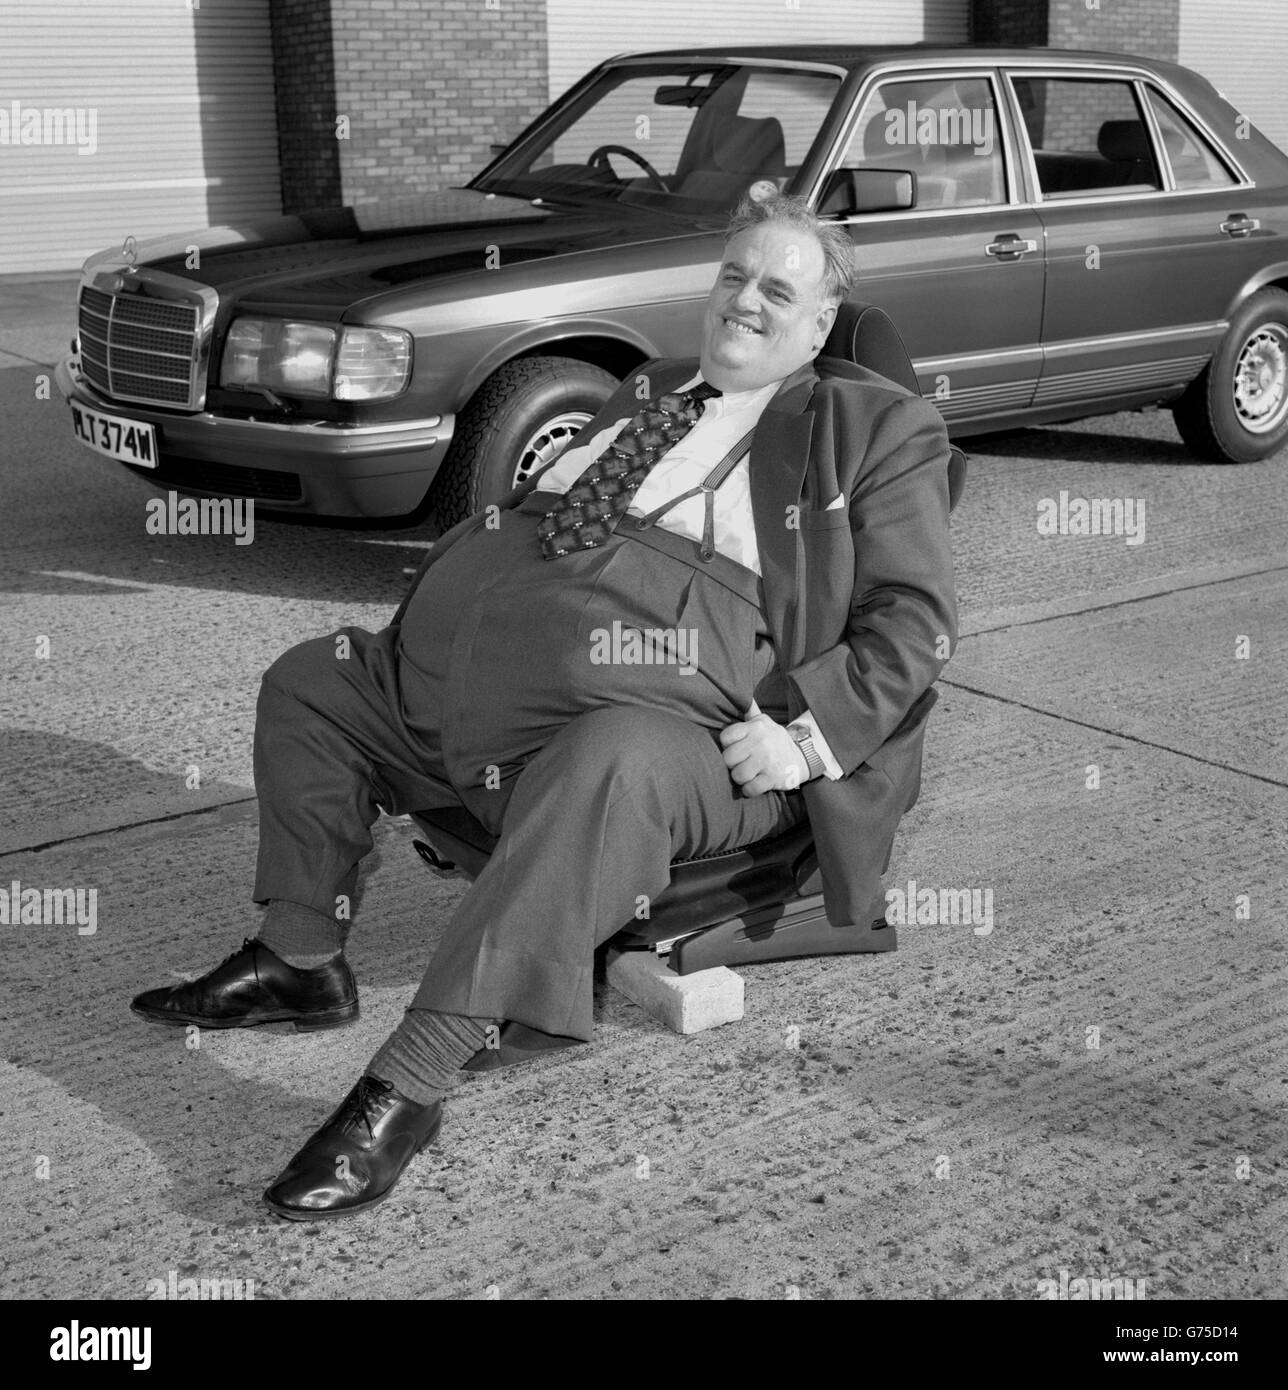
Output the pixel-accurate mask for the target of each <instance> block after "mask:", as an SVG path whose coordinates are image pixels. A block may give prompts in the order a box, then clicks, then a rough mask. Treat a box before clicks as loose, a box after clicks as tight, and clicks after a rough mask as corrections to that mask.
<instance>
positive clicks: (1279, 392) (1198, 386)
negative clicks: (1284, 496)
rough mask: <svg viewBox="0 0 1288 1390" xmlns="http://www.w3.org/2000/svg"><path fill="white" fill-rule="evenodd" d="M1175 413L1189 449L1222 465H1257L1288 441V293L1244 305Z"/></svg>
mask: <svg viewBox="0 0 1288 1390" xmlns="http://www.w3.org/2000/svg"><path fill="white" fill-rule="evenodd" d="M1172 414H1173V416H1174V417H1175V419H1176V428H1177V429H1178V430H1179V431H1180V432H1181V438H1182V439H1184V441H1185V443H1186V444H1187V445H1188V446H1189V448H1190V451H1191V452H1192V453H1194V454H1197V455H1198V456H1199V458H1204V459H1211V460H1212V461H1213V462H1215V463H1253V462H1255V461H1256V460H1257V459H1263V458H1269V456H1270V455H1271V454H1273V453H1275V452H1276V451H1277V450H1279V449H1280V448H1282V447H1283V445H1284V444H1285V443H1288V294H1285V293H1284V291H1283V290H1259V291H1258V292H1257V293H1256V294H1254V295H1252V296H1251V297H1250V298H1249V299H1248V300H1247V301H1246V302H1245V303H1244V304H1243V305H1242V306H1241V307H1240V308H1239V310H1238V312H1237V313H1236V314H1235V315H1234V317H1233V318H1232V319H1231V320H1230V327H1229V330H1228V332H1227V333H1226V335H1225V337H1224V339H1222V342H1221V346H1220V347H1219V348H1218V349H1217V352H1216V355H1215V356H1214V357H1213V358H1212V360H1211V362H1209V363H1208V365H1207V366H1206V367H1205V368H1204V369H1203V372H1202V374H1201V375H1200V376H1199V377H1197V378H1196V379H1195V380H1194V381H1193V382H1191V383H1190V386H1189V389H1188V390H1187V391H1186V392H1185V394H1184V395H1183V396H1182V397H1181V398H1180V400H1178V401H1177V402H1176V404H1175V405H1174V406H1173V407H1172Z"/></svg>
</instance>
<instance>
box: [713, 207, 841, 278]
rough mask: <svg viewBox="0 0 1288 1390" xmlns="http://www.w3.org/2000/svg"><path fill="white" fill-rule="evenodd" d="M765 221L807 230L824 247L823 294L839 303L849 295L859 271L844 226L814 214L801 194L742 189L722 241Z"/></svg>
mask: <svg viewBox="0 0 1288 1390" xmlns="http://www.w3.org/2000/svg"><path fill="white" fill-rule="evenodd" d="M765 222H776V223H779V224H780V225H782V226H785V227H795V228H796V229H797V230H798V231H802V232H808V233H809V235H810V236H812V237H813V238H814V239H815V241H817V242H818V244H819V246H820V247H821V248H822V250H823V288H822V291H821V293H822V296H823V298H824V299H831V300H835V301H836V302H837V303H838V304H839V303H842V302H843V301H844V300H845V299H847V298H848V297H849V294H850V291H851V290H852V289H853V288H854V282H855V280H857V279H858V274H859V271H858V267H857V266H856V265H855V263H854V243H853V242H852V241H851V240H850V234H849V233H848V232H847V231H846V230H845V228H844V227H842V226H839V225H838V224H837V223H835V222H824V221H822V220H821V219H819V218H817V217H815V216H814V212H813V209H812V208H811V207H810V205H809V203H808V202H806V200H805V199H804V198H801V197H797V196H795V195H792V194H787V193H777V192H775V193H771V194H769V195H767V196H766V197H763V198H753V197H752V196H751V195H750V194H749V193H745V194H743V197H742V201H741V202H740V203H739V204H738V206H737V207H736V208H734V210H733V216H732V217H730V219H729V225H728V227H727V228H726V229H725V238H724V239H725V245H726V246H727V245H728V244H729V242H730V241H731V240H732V239H733V238H734V237H736V236H737V235H738V233H739V232H745V231H746V230H747V228H748V227H759V226H760V225H761V224H762V223H765Z"/></svg>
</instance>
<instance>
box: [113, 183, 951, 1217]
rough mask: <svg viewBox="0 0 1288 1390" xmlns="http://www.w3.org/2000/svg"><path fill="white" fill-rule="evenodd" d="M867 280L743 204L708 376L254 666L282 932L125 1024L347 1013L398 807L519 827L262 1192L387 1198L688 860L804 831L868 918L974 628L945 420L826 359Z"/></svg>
mask: <svg viewBox="0 0 1288 1390" xmlns="http://www.w3.org/2000/svg"><path fill="white" fill-rule="evenodd" d="M853 278H854V268H853V264H852V254H851V247H850V243H849V240H848V237H847V236H846V233H845V232H844V230H843V229H841V228H838V227H836V226H834V225H831V224H827V223H821V222H818V221H817V220H816V219H815V218H814V217H813V214H812V213H811V212H810V210H809V209H808V207H807V206H806V205H805V204H804V202H803V200H799V199H793V198H786V197H783V196H781V195H772V196H770V197H768V198H763V199H760V200H759V201H751V200H744V202H743V204H741V205H740V207H739V209H738V211H737V212H736V213H735V215H734V218H733V221H732V222H731V224H730V228H729V233H728V237H727V241H726V250H725V256H724V260H723V263H722V265H721V268H720V271H719V274H718V276H717V280H716V283H715V285H714V286H713V288H712V290H711V293H710V295H709V297H708V301H707V306H706V312H705V316H704V322H703V338H702V351H701V356H700V358H699V360H698V361H697V362H693V361H687V362H686V361H657V362H652V363H647V364H645V365H644V366H643V367H642V368H641V369H640V370H639V371H638V372H637V373H635V374H634V375H632V376H631V377H630V378H628V379H627V380H626V381H625V382H624V383H623V384H622V386H621V388H620V389H619V390H618V391H617V393H616V394H615V395H614V396H613V397H612V398H611V399H610V400H609V402H608V403H607V405H606V406H605V407H604V409H603V410H602V411H601V412H600V413H599V415H598V416H596V418H595V419H594V420H592V421H591V422H590V423H589V424H588V425H587V426H586V427H585V429H584V431H583V433H582V434H581V436H579V438H578V440H577V441H576V442H575V444H574V445H573V446H572V447H570V448H569V449H568V450H566V451H565V453H564V454H562V455H561V456H560V457H559V458H557V459H556V460H554V461H553V463H551V464H550V465H548V467H547V468H546V469H545V470H544V471H543V472H542V473H541V474H539V475H537V476H536V477H535V478H534V479H532V480H530V481H529V482H528V483H527V484H526V485H525V486H523V487H521V488H518V489H516V490H515V491H514V492H513V493H511V494H510V496H508V497H507V498H506V499H504V501H503V502H502V503H501V504H500V505H499V506H498V507H494V508H489V509H486V510H485V511H484V512H483V513H480V514H478V515H476V516H474V517H471V518H468V519H467V520H466V521H464V522H462V523H461V524H460V525H458V526H456V527H455V528H453V529H452V530H451V531H449V532H448V533H447V534H446V535H445V536H443V537H442V538H441V539H440V540H439V541H438V543H437V544H436V545H435V546H434V547H433V548H432V550H431V552H430V554H429V556H428V558H427V560H426V563H425V565H424V566H423V567H422V569H421V572H420V574H418V576H417V577H416V580H415V581H414V583H413V585H412V589H411V592H410V593H409V595H408V597H407V599H405V600H404V602H403V604H402V606H401V607H400V609H399V610H398V612H397V614H396V615H395V617H394V620H393V622H392V623H391V625H390V626H389V627H388V628H386V629H384V631H382V632H380V633H375V634H372V633H367V632H364V631H363V630H361V629H357V628H346V629H342V630H341V632H340V633H338V634H335V635H334V636H333V637H330V638H321V639H315V640H314V641H311V642H305V643H303V644H301V645H300V646H298V647H295V648H293V649H292V650H291V651H290V652H287V653H286V654H285V656H283V657H282V658H280V659H279V660H278V661H277V662H275V663H274V665H273V666H272V667H271V668H270V669H269V671H268V672H267V673H266V675H265V678H264V684H263V689H262V691H261V697H260V706H259V714H258V718H257V723H256V747H255V766H256V785H257V789H258V792H259V798H260V858H259V870H258V875H257V880H256V887H255V894H254V896H255V900H256V901H257V902H264V903H267V911H266V913H265V917H264V922H263V925H262V927H261V931H260V933H259V936H258V938H257V939H255V940H249V939H248V940H247V941H246V943H245V944H244V945H243V947H242V949H241V950H240V951H238V952H236V953H234V954H233V955H232V956H231V957H230V958H229V959H228V960H227V961H225V962H224V963H223V964H222V965H221V966H219V967H217V968H216V969H215V970H212V971H210V972H208V973H207V974H206V975H204V976H202V977H200V978H199V979H197V980H194V981H192V982H190V983H188V984H185V985H181V986H176V987H172V988H169V989H159V990H151V991H148V992H147V993H145V994H143V995H140V996H139V997H138V998H136V999H135V1001H134V1004H133V1007H134V1009H135V1011H136V1012H138V1013H140V1014H141V1015H142V1016H144V1017H146V1018H149V1019H152V1020H154V1021H159V1022H165V1023H171V1024H189V1023H196V1024H198V1025H204V1026H212V1027H246V1026H254V1025H256V1024H261V1023H269V1022H279V1021H285V1020H289V1021H292V1022H293V1023H294V1024H295V1026H296V1027H297V1028H327V1027H334V1026H338V1025H340V1024H343V1023H346V1022H350V1021H352V1020H353V1019H354V1018H355V1017H356V1016H357V1011H358V1002H357V990H356V986H355V984H354V981H353V976H352V974H351V972H350V971H349V968H348V966H347V964H346V963H345V961H344V957H343V944H344V935H345V929H346V926H347V919H348V916H349V910H350V906H351V901H352V895H353V889H354V886H355V884H356V877H357V871H358V864H359V861H360V860H361V858H362V857H363V855H364V854H365V853H366V851H367V850H369V849H370V847H371V836H370V828H371V825H372V824H373V823H374V821H375V819H376V817H377V815H378V814H379V812H380V810H381V809H384V810H385V811H386V812H388V813H390V814H401V813H405V812H409V811H413V810H422V809H429V808H431V807H436V806H465V807H466V808H467V809H468V810H470V811H471V812H472V813H473V814H474V815H475V816H476V817H477V818H478V819H479V820H480V821H481V822H482V823H483V824H484V825H485V826H486V827H487V828H488V830H489V831H491V832H492V833H493V834H495V835H497V836H498V844H497V848H496V850H495V852H494V853H493V855H492V858H491V860H490V861H489V863H488V865H487V867H486V868H485V870H484V871H483V872H482V873H481V874H480V876H479V877H478V879H477V880H476V882H475V883H474V884H473V885H472V886H471V887H470V889H469V890H468V891H467V893H466V894H465V896H464V898H463V899H462V901H461V903H460V905H459V907H458V909H457V911H456V913H455V914H454V916H453V918H452V921H451V922H450V923H449V925H448V927H447V929H446V931H445V933H444V936H443V939H442V941H441V943H440V945H439V947H438V950H437V952H436V954H435V955H434V957H433V960H432V961H431V962H430V966H429V969H428V970H427V972H426V975H425V978H424V981H423V982H422V984H421V987H420V989H419V991H418V993H417V995H416V997H415V999H414V1000H413V1002H412V1006H411V1007H410V1008H409V1009H408V1010H407V1013H406V1015H405V1016H404V1019H403V1021H402V1023H400V1024H399V1026H398V1028H397V1029H396V1030H395V1031H394V1033H393V1034H392V1035H391V1036H390V1038H389V1039H388V1040H387V1041H386V1042H385V1044H384V1045H383V1046H382V1047H381V1048H380V1050H379V1051H378V1052H377V1053H376V1055H375V1057H374V1058H373V1059H372V1060H371V1062H370V1063H369V1064H368V1066H367V1068H366V1070H365V1071H364V1073H363V1075H362V1076H361V1078H360V1079H359V1081H358V1083H357V1085H356V1086H355V1087H354V1088H353V1090H352V1091H350V1093H349V1095H348V1096H347V1097H346V1098H345V1100H344V1101H343V1102H342V1103H341V1105H340V1106H339V1108H338V1109H337V1110H336V1111H335V1112H334V1113H333V1114H332V1115H331V1116H330V1118H329V1119H328V1120H327V1121H326V1122H325V1123H324V1124H323V1125H322V1127H321V1128H320V1129H319V1130H318V1131H317V1132H316V1133H315V1134H314V1135H313V1136H312V1138H311V1139H309V1141H308V1142H307V1143H306V1144H305V1145H304V1147H303V1148H302V1149H301V1150H300V1152H299V1153H298V1154H297V1155H296V1156H295V1157H294V1158H293V1159H292V1160H291V1162H290V1163H289V1164H288V1165H287V1168H286V1169H285V1170H284V1172H283V1173H282V1174H281V1176H280V1177H279V1178H278V1180H277V1182H276V1183H274V1184H273V1185H272V1186H271V1187H270V1188H269V1190H268V1191H267V1193H266V1194H265V1200H266V1202H267V1203H268V1205H269V1207H270V1208H271V1209H272V1210H273V1211H275V1212H277V1213H278V1214H280V1215H282V1216H286V1217H290V1218H293V1219H316V1218H324V1217H331V1216H339V1215H344V1214H346V1213H348V1212H351V1211H357V1210H362V1209H364V1208H366V1207H369V1206H372V1205H374V1204H375V1203H376V1202H379V1201H381V1200H383V1199H384V1198H385V1197H387V1196H388V1195H389V1193H390V1192H391V1191H392V1190H393V1187H394V1185H395V1184H396V1183H397V1181H398V1178H399V1177H400V1176H401V1174H402V1172H403V1171H404V1169H405V1167H406V1165H407V1163H408V1162H409V1161H410V1160H411V1158H412V1157H414V1155H415V1154H416V1153H417V1152H419V1151H420V1149H422V1148H424V1147H425V1146H426V1145H427V1144H429V1143H431V1142H432V1141H433V1139H434V1138H435V1137H436V1135H437V1133H438V1130H439V1126H440V1124H441V1120H442V1102H443V1097H444V1096H445V1095H446V1093H447V1091H448V1090H449V1088H450V1086H451V1085H452V1084H453V1081H454V1080H455V1078H456V1076H457V1073H458V1071H459V1069H460V1068H461V1067H462V1066H463V1065H465V1064H466V1063H467V1062H468V1061H469V1060H470V1059H471V1058H472V1057H473V1056H475V1054H477V1053H478V1052H480V1051H481V1050H482V1049H484V1048H486V1047H487V1046H488V1045H489V1044H491V1043H493V1042H494V1040H495V1037H496V1035H497V1030H498V1029H499V1027H500V1026H501V1024H502V1023H504V1022H510V1023H515V1024H520V1025H524V1026H525V1027H527V1028H530V1029H535V1030H537V1031H538V1032H540V1033H545V1034H550V1035H554V1036H556V1037H562V1038H574V1039H582V1040H587V1039H589V1037H590V1035H591V983H592V959H593V952H594V949H595V947H596V946H597V945H598V944H600V943H601V942H602V941H604V940H606V939H607V938H608V937H610V936H611V935H613V934H614V933H615V932H616V931H617V930H618V929H619V928H620V927H621V926H622V925H624V924H625V923H626V922H627V921H629V920H630V919H631V917H632V916H633V915H635V913H636V912H637V911H638V910H639V908H640V905H641V903H642V904H645V905H646V904H647V903H648V901H649V900H650V899H651V898H652V897H655V896H656V895H657V894H658V893H659V892H661V891H662V890H663V889H664V888H665V887H666V884H667V882H668V880H669V870H668V866H669V864H670V862H671V860H673V859H675V858H681V857H692V856H695V855H700V854H706V853H711V852H716V851H719V850H722V849H728V848H733V847H736V846H738V845H741V844H747V843H750V842H752V841H754V840H758V839H761V838H763V837H765V836H767V835H772V834H775V833H777V832H780V831H782V830H784V829H786V828H788V827H790V826H791V825H793V824H795V823H797V822H798V821H799V820H800V819H801V818H802V817H804V816H808V818H809V821H810V825H811V828H812V831H813V835H814V840H815V844H816V848H817V853H818V859H819V865H820V868H821V870H822V879H823V892H824V901H825V904H826V908H827V915H828V920H829V922H830V923H831V924H832V926H833V927H835V928H836V929H837V930H841V931H855V932H859V931H867V930H868V929H869V926H870V923H871V922H872V920H873V918H874V917H879V916H881V915H882V910H883V902H882V896H881V874H882V872H883V870H884V867H885V862H886V858H887V856H888V853H889V848H890V843H891V840H892V838H893V835H894V830H895V826H896V825H897V823H898V820H899V817H900V816H901V815H902V814H903V812H904V811H905V810H906V809H907V807H908V806H910V805H911V804H912V802H913V800H914V799H915V797H916V793H917V787H918V780H919V774H920V764H921V745H922V737H923V733H924V726H925V719H926V714H927V712H928V710H929V707H930V705H931V704H932V703H933V701H934V698H935V697H934V692H933V691H932V690H931V686H932V683H933V681H934V680H935V678H936V676H937V675H938V673H939V671H940V669H941V668H942V666H943V664H944V661H945V659H946V656H947V653H948V651H949V650H950V649H951V645H952V642H953V641H954V640H955V636H956V631H955V621H956V618H955V601H954V596H953V578H952V560H951V551H950V545H949V535H948V507H949V503H948V481H947V459H948V443H947V437H946V434H945V430H944V426H943V423H942V421H941V419H940V417H939V415H938V413H937V412H936V411H935V410H934V409H933V407H931V406H930V405H929V404H927V403H926V402H924V401H922V400H921V399H920V398H919V397H917V396H914V395H911V394H910V393H908V392H906V391H904V390H903V389H902V388H900V387H898V386H896V385H894V384H893V383H891V382H889V381H886V380H885V379H884V378H881V377H878V376H876V375H875V374H873V373H871V372H868V371H865V370H863V369H861V368H857V367H854V366H853V365H852V364H849V363H845V362H841V361H837V360H834V359H825V360H823V361H822V362H819V363H817V364H816V362H815V359H816V358H817V357H818V354H819V352H820V349H821V348H822V346H823V344H824V342H825V340H826V338H827V336H828V332H829V330H830V328H831V326H832V323H833V320H834V318H835V315H836V310H837V306H838V305H839V303H840V302H841V301H842V300H843V299H844V298H845V297H846V295H847V294H848V292H849V290H850V288H851V286H852V283H853ZM748 440H749V441H750V453H749V454H748V453H747V452H746V447H745V446H746V443H747V441H748Z"/></svg>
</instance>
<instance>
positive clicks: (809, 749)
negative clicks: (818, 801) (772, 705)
mask: <svg viewBox="0 0 1288 1390" xmlns="http://www.w3.org/2000/svg"><path fill="white" fill-rule="evenodd" d="M787 732H788V733H789V734H791V736H792V738H794V739H795V740H796V746H797V748H799V749H800V750H801V752H802V753H803V754H804V755H805V765H806V767H808V768H809V777H808V778H806V781H810V782H812V781H813V780H814V778H815V777H821V776H822V775H823V772H824V768H823V759H822V758H820V757H819V756H818V753H817V752H816V751H815V748H814V731H813V730H812V729H811V728H810V726H809V725H808V724H789V725H788V726H787Z"/></svg>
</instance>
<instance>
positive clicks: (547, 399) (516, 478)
mask: <svg viewBox="0 0 1288 1390" xmlns="http://www.w3.org/2000/svg"><path fill="white" fill-rule="evenodd" d="M616 389H617V378H616V377H615V376H613V375H612V374H611V373H610V372H606V371H604V370H603V369H602V368H601V367H595V366H592V365H591V364H590V363H589V362H580V361H578V360H577V359H576V358H572V357H520V358H518V359H517V360H516V361H514V362H507V363H506V365H505V366H504V367H501V368H500V369H499V370H497V371H496V372H494V373H493V374H492V375H491V376H490V377H488V379H487V380H486V381H485V382H484V383H483V385H482V386H481V387H479V389H478V390H477V391H476V392H475V393H474V396H473V398H472V399H471V401H470V403H469V405H467V406H466V407H465V409H464V410H463V411H462V412H461V414H460V415H459V416H458V417H457V420H456V432H455V434H454V435H453V437H452V443H451V447H450V448H449V449H448V451H447V457H446V458H445V459H444V460H443V466H442V469H441V470H440V472H439V475H438V477H437V478H436V479H435V481H434V489H433V495H432V499H431V501H432V506H433V510H434V512H435V515H436V516H437V518H438V522H439V524H440V525H441V526H442V527H443V529H444V530H446V529H447V527H449V526H454V525H455V524H456V523H457V522H458V521H460V520H461V519H462V517H466V516H470V515H471V514H472V513H474V512H476V511H479V510H480V509H481V508H483V507H486V506H488V505H489V504H491V503H493V502H499V501H500V500H501V498H502V497H504V496H505V495H506V493H507V492H509V491H510V490H511V489H512V488H515V487H517V486H518V485H519V484H520V483H523V482H526V481H527V479H528V478H530V477H531V476H532V474H533V473H535V472H536V471H537V470H538V469H540V468H542V467H543V466H544V465H545V464H547V463H549V462H550V461H551V459H553V458H556V457H558V455H559V454H560V453H562V452H563V450H564V449H565V448H566V447H567V445H568V443H569V441H570V440H571V439H572V438H573V437H574V436H575V435H576V434H577V432H578V431H579V430H580V429H581V427H582V426H583V425H584V424H585V423H586V422H587V421H588V420H590V419H591V418H592V417H593V416H594V415H595V414H596V413H597V412H598V410H599V408H600V407H601V406H602V405H603V404H604V402H605V401H606V400H607V399H608V398H609V396H611V395H612V394H613V392H614V391H615V390H616Z"/></svg>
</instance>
